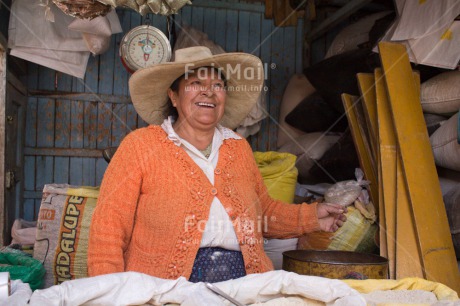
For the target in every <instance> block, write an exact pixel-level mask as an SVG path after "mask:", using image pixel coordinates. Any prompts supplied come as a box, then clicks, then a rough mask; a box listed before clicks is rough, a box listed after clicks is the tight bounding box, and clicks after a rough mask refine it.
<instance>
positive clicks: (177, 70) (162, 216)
mask: <svg viewBox="0 0 460 306" xmlns="http://www.w3.org/2000/svg"><path fill="white" fill-rule="evenodd" d="M190 67H193V68H194V69H192V70H191V69H190ZM259 67H262V63H261V61H260V59H259V58H257V57H255V56H253V55H251V54H246V53H226V54H219V55H212V54H211V51H210V50H209V49H208V48H205V47H192V48H186V49H180V50H177V51H176V53H175V61H174V62H169V63H163V64H158V65H154V66H151V67H148V68H145V69H141V70H138V71H137V72H135V73H134V74H133V75H132V77H131V79H130V81H129V84H130V92H131V98H132V101H133V105H134V107H135V108H136V111H137V112H138V114H139V115H140V116H141V117H142V118H143V119H144V120H145V121H147V122H148V123H150V124H151V125H150V126H149V127H146V128H142V129H138V130H136V131H134V132H132V133H130V134H129V135H128V136H126V137H125V139H124V140H123V141H122V143H121V145H120V146H119V148H118V150H117V151H116V153H115V155H114V156H113V158H112V160H111V162H110V164H109V167H108V168H107V171H106V173H105V175H104V179H103V181H102V185H101V189H100V196H99V198H98V203H97V206H96V209H95V212H94V215H93V218H92V224H91V234H90V242H89V248H88V273H89V275H91V276H94V275H99V274H105V273H114V272H122V271H138V272H142V273H146V274H150V275H153V276H157V277H162V278H170V279H175V278H178V277H180V276H185V277H187V278H188V279H189V280H190V281H192V282H199V281H204V282H219V281H224V280H228V279H234V278H239V277H242V276H245V275H246V274H247V273H261V272H266V271H269V270H272V269H273V265H272V263H271V261H270V259H269V258H268V256H267V255H266V254H265V253H264V248H263V242H264V240H263V237H269V238H291V237H298V236H300V235H302V234H304V233H306V232H311V231H315V230H320V229H321V230H325V231H335V230H337V229H338V228H339V227H340V226H342V224H343V222H344V221H345V216H344V214H343V213H344V209H343V208H342V207H340V206H338V205H334V204H330V205H326V204H311V205H307V204H305V205H290V204H287V203H284V202H281V201H277V200H274V199H272V198H271V197H270V196H269V194H268V193H267V189H266V187H265V184H264V181H263V179H262V176H261V174H260V172H259V169H258V166H257V163H256V161H255V159H254V155H253V152H252V150H251V147H250V146H249V144H248V142H247V141H246V140H245V139H244V138H242V137H241V135H239V134H237V133H235V132H234V131H233V130H232V129H234V128H236V127H237V126H238V125H239V123H240V122H241V121H242V120H243V119H244V118H245V117H246V116H247V115H248V113H249V112H250V111H251V109H252V108H253V107H254V105H255V104H256V102H257V99H258V97H259V95H260V91H261V88H262V84H263V75H264V74H263V72H262V73H258V74H249V73H243V74H238V73H234V72H236V71H256V70H257V69H259ZM227 85H228V88H230V87H232V88H239V89H240V90H235V91H229V90H226V89H227ZM171 108H172V109H174V110H176V116H168V114H170V110H171Z"/></svg>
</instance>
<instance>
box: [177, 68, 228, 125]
mask: <svg viewBox="0 0 460 306" xmlns="http://www.w3.org/2000/svg"><path fill="white" fill-rule="evenodd" d="M168 95H169V98H170V99H171V102H172V104H173V106H174V107H176V109H177V113H178V115H179V116H178V118H177V122H176V123H177V124H186V125H188V126H189V127H192V128H194V129H201V130H203V129H211V128H212V129H213V128H214V127H215V126H216V125H217V124H218V123H219V121H220V120H221V119H222V116H223V115H224V110H225V98H226V95H227V93H226V91H225V82H224V81H223V80H222V78H221V77H220V74H219V73H218V72H217V70H216V69H215V68H212V67H202V68H199V69H197V70H196V71H195V72H194V73H189V74H188V75H185V77H183V78H182V79H181V80H180V82H179V87H178V90H177V92H175V91H173V90H171V89H168Z"/></svg>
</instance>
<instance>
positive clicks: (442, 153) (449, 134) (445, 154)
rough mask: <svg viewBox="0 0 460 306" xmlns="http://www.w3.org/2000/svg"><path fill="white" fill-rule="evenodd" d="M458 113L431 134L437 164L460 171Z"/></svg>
mask: <svg viewBox="0 0 460 306" xmlns="http://www.w3.org/2000/svg"><path fill="white" fill-rule="evenodd" d="M457 127H458V113H457V114H455V115H454V116H452V117H451V118H450V119H449V120H447V121H446V123H444V124H443V125H442V126H441V127H439V128H438V129H437V130H436V132H434V133H433V134H432V135H431V136H430V142H431V147H432V149H433V155H434V161H435V163H436V165H437V166H440V167H444V168H447V169H451V170H455V171H460V144H459V143H458V142H457V133H458V129H457Z"/></svg>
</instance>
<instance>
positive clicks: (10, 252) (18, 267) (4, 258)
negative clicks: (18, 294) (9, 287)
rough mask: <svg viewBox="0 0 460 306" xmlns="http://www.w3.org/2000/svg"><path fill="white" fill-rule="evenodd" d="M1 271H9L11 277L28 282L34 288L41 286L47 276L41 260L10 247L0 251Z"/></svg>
mask: <svg viewBox="0 0 460 306" xmlns="http://www.w3.org/2000/svg"><path fill="white" fill-rule="evenodd" d="M0 272H9V273H10V278H11V279H13V280H14V279H20V280H22V281H23V282H24V283H28V284H29V285H30V288H31V289H32V290H35V289H39V288H41V287H42V284H43V281H44V277H45V268H44V267H43V265H42V263H41V262H40V261H38V260H36V259H34V258H32V257H30V256H28V255H27V254H24V253H23V252H21V251H17V250H14V249H11V248H8V247H6V248H3V249H2V250H1V252H0Z"/></svg>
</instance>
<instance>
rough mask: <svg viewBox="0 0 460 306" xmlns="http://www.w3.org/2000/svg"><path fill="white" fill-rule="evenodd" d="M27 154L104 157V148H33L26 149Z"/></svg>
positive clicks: (25, 153)
mask: <svg viewBox="0 0 460 306" xmlns="http://www.w3.org/2000/svg"><path fill="white" fill-rule="evenodd" d="M24 155H26V156H67V157H95V158H99V157H100V158H102V150H97V149H76V148H75V149H62V148H31V147H26V148H25V149H24Z"/></svg>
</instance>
